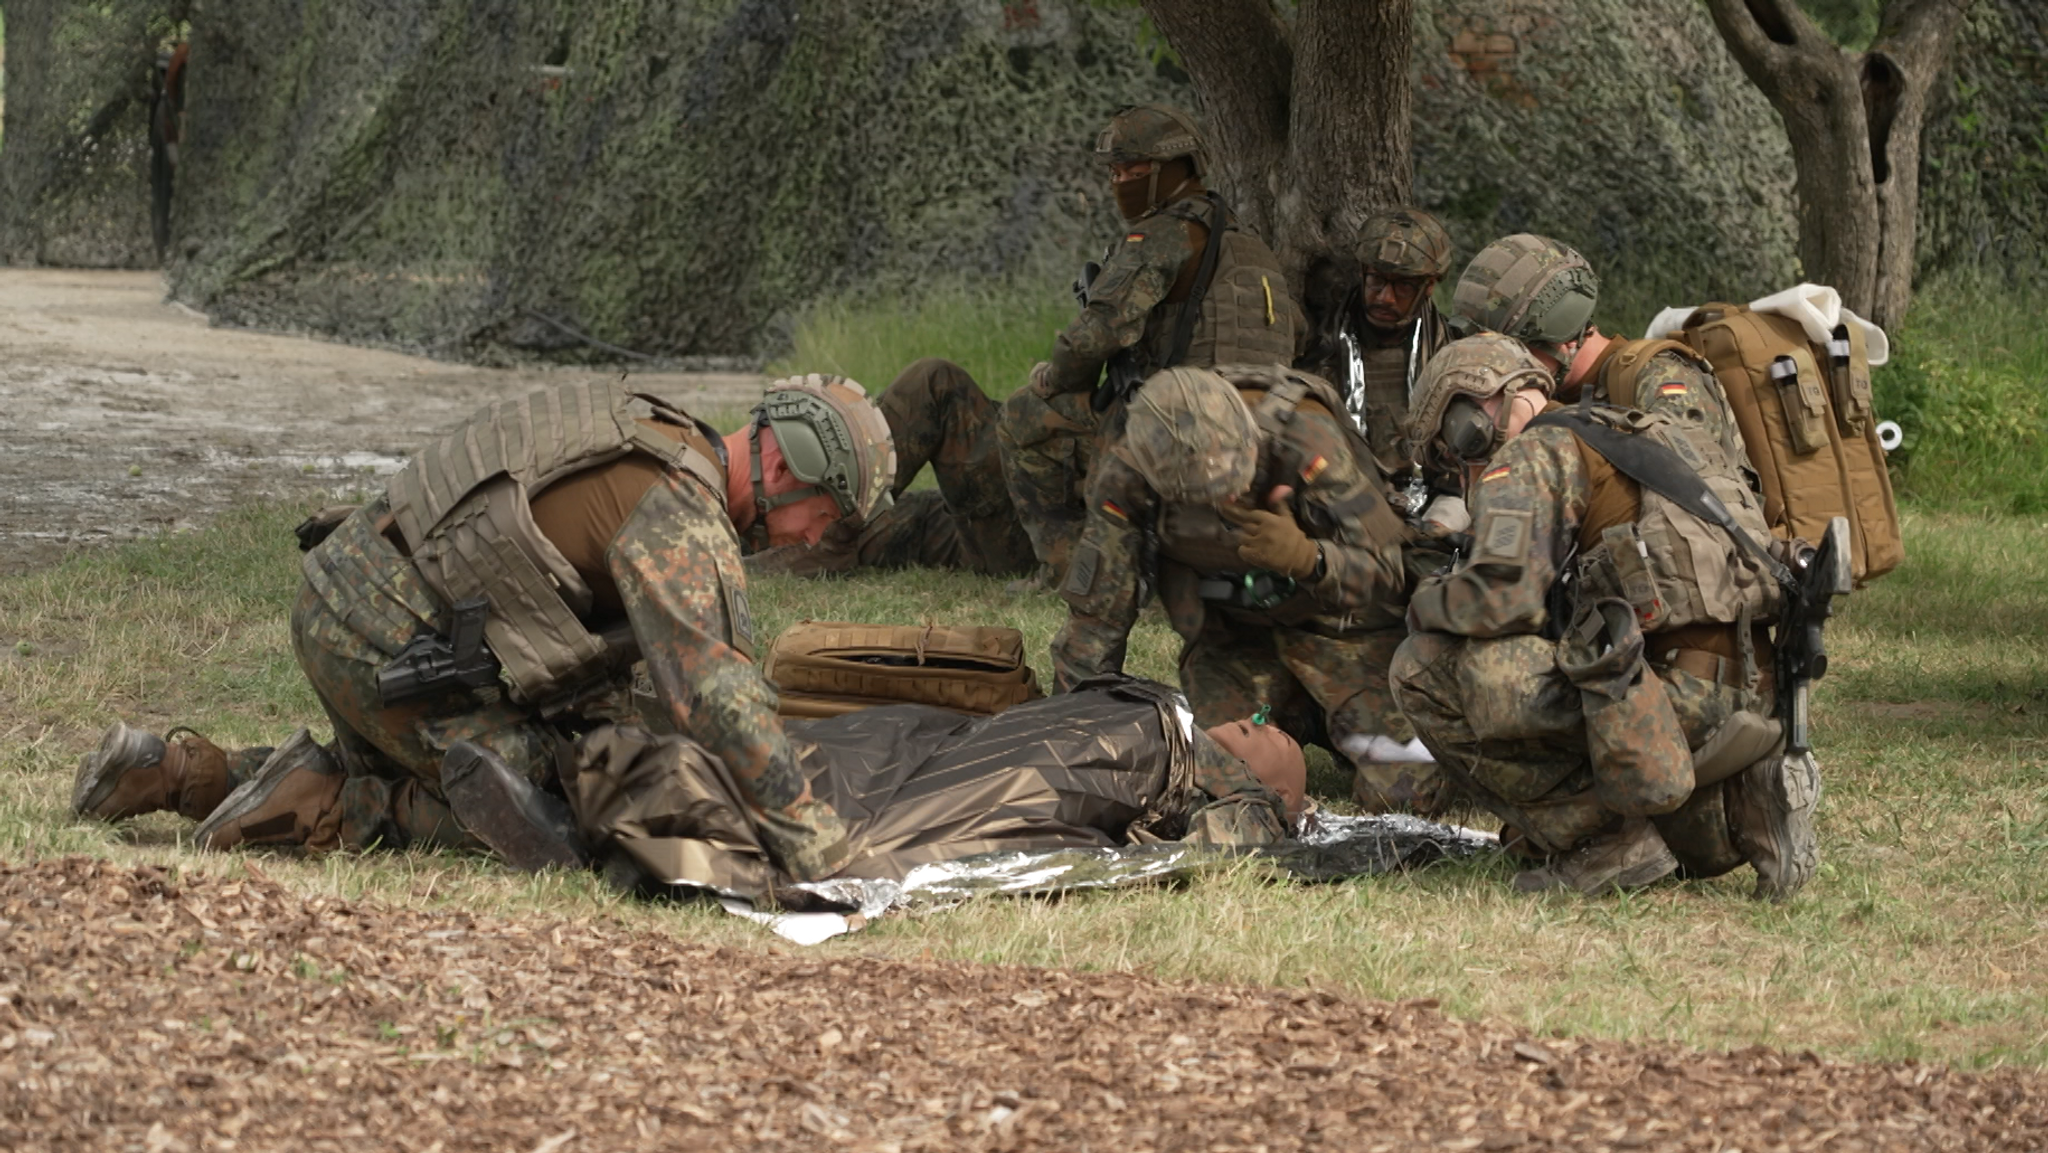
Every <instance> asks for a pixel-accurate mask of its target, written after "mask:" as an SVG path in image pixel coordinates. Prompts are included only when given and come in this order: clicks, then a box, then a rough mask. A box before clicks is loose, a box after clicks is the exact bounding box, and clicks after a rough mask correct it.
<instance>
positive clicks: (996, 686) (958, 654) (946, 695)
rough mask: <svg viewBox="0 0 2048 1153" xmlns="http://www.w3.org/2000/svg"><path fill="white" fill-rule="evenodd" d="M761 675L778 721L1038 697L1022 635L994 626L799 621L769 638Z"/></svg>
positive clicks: (962, 709)
mask: <svg viewBox="0 0 2048 1153" xmlns="http://www.w3.org/2000/svg"><path fill="white" fill-rule="evenodd" d="M762 675H763V676H765V677H767V679H768V680H769V682H770V683H772V684H774V685H775V687H776V690H777V691H778V692H779V693H780V694H781V696H782V703H781V705H780V707H779V708H778V709H777V710H776V711H777V712H779V713H781V714H782V715H783V716H785V717H836V716H838V715H839V714H841V713H850V712H853V711H854V710H856V709H866V708H873V707H874V706H876V705H894V704H906V703H907V704H920V705H937V706H938V707H940V708H942V709H951V710H953V711H954V712H959V713H977V714H983V715H986V714H991V713H999V712H1002V711H1003V710H1004V709H1007V708H1009V707H1010V706H1011V705H1014V704H1020V703H1022V702H1024V701H1029V700H1035V699H1037V698H1039V697H1042V696H1044V695H1045V694H1044V693H1043V692H1041V691H1040V690H1039V687H1038V678H1037V677H1036V676H1035V675H1034V674H1033V673H1032V671H1031V666H1030V665H1029V664H1026V663H1025V661H1024V634H1022V633H1020V632H1018V631H1017V630H1016V629H1012V628H1001V627H942V626H937V625H930V626H924V627H919V626H915V625H863V624H849V623H847V622H844V621H803V622H801V623H799V624H795V625H792V626H790V627H789V628H788V629H786V630H784V631H783V633H782V635H781V636H778V637H776V638H775V643H774V645H773V646H771V647H770V648H769V650H768V661H767V665H766V666H765V667H764V668H763V669H762Z"/></svg>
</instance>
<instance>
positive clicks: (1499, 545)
mask: <svg viewBox="0 0 2048 1153" xmlns="http://www.w3.org/2000/svg"><path fill="white" fill-rule="evenodd" d="M1534 517H1535V514H1534V513H1532V512H1530V511H1529V510H1527V509H1505V508H1500V509H1490V510H1488V511H1487V513H1486V516H1485V517H1484V518H1482V519H1481V520H1480V522H1479V531H1478V532H1477V533H1475V534H1474V540H1475V541H1476V543H1477V545H1478V547H1477V548H1476V549H1475V550H1474V551H1473V554H1472V563H1473V564H1503V565H1512V566H1514V567H1516V568H1520V567H1521V565H1522V563H1523V562H1524V561H1526V560H1528V559H1529V536H1530V533H1529V525H1530V521H1531V520H1533V519H1534Z"/></svg>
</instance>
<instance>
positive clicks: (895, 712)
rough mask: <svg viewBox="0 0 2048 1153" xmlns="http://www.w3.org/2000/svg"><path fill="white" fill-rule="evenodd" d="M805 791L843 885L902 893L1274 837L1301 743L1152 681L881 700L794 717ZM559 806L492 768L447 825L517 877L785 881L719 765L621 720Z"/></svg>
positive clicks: (596, 743) (595, 739) (455, 796)
mask: <svg viewBox="0 0 2048 1153" xmlns="http://www.w3.org/2000/svg"><path fill="white" fill-rule="evenodd" d="M788 731H789V735H790V740H791V742H792V747H794V748H795V750H796V753H797V759H798V762H799V764H800V766H801V767H802V771H803V773H804V775H805V777H806V779H807V780H808V781H809V782H810V784H811V788H812V790H813V792H814V793H815V794H816V795H817V796H818V797H819V798H820V799H822V800H824V801H825V802H827V803H829V804H832V805H834V806H835V807H836V808H837V811H838V812H839V813H840V815H841V816H842V817H843V818H844V819H845V821H846V823H847V826H848V828H849V830H850V832H851V841H852V846H853V847H852V851H851V853H850V854H849V856H848V858H847V860H846V862H845V864H844V865H843V866H842V867H841V868H840V870H839V872H838V873H837V875H838V876H843V877H871V878H876V877H879V878H890V879H901V878H902V877H903V876H904V875H905V874H906V873H908V872H909V871H910V870H911V869H913V868H915V867H917V866H919V865H923V864H928V863H931V862H936V861H946V860H952V859H956V858H959V857H964V856H968V855H970V854H974V853H983V852H993V851H996V850H1002V849H1015V850H1039V851H1043V850H1049V849H1055V848H1065V847H1073V848H1093V847H1103V846H1108V845H1120V844H1128V843H1130V842H1132V841H1133V840H1141V839H1170V840H1184V841H1187V842H1189V843H1191V844H1201V845H1217V846H1257V845H1268V844H1273V843H1275V842H1278V841H1280V840H1283V839H1285V838H1286V837H1287V836H1288V834H1289V831H1290V830H1291V828H1292V826H1293V818H1295V817H1296V816H1298V815H1299V814H1300V812H1301V808H1302V786H1303V783H1304V779H1305V773H1304V771H1303V763H1302V756H1301V748H1300V746H1298V745H1296V744H1295V743H1294V742H1293V741H1292V740H1291V739H1289V738H1288V737H1287V736H1286V734H1284V733H1281V732H1279V731H1278V730H1277V729H1275V728H1274V727H1273V726H1271V725H1260V724H1255V723H1252V722H1250V721H1238V722H1234V723H1231V724H1228V725H1220V726H1216V727H1214V728H1212V729H1210V730H1208V731H1206V732H1204V731H1203V730H1201V729H1197V728H1195V727H1194V726H1193V725H1192V724H1191V723H1190V718H1189V717H1188V713H1187V706H1186V703H1185V702H1184V701H1183V700H1182V698H1181V696H1180V694H1179V693H1177V692H1174V691H1173V690H1172V689H1169V688H1167V687H1166V686H1164V685H1158V684H1153V683H1151V682H1147V681H1138V680H1130V679H1125V678H1105V679H1103V680H1101V681H1097V682H1091V683H1089V684H1087V685H1084V686H1082V687H1081V689H1080V690H1078V691H1076V692H1071V693H1063V694H1060V695H1059V696H1055V697H1048V698H1043V699H1040V700H1035V701H1029V702H1026V703H1023V704H1019V705H1015V706H1013V707H1011V708H1009V709H1008V710H1005V711H1004V712H1001V713H999V714H996V715H994V716H986V717H979V716H965V715H962V714H959V713H956V712H952V711H949V710H946V709H941V708H936V707H932V706H927V705H896V706H893V707H891V708H888V709H886V710H872V711H861V712H855V713H850V714H847V715H844V716H839V717H830V718H825V719H820V720H800V721H791V722H789V728H788ZM564 772H565V774H566V775H567V777H568V781H567V785H566V790H565V791H566V793H567V800H566V802H564V801H562V800H557V799H554V798H551V797H549V796H548V795H546V794H544V793H542V792H540V791H539V790H537V789H535V788H534V787H533V786H532V785H531V784H530V783H529V782H527V781H526V780H525V779H524V778H523V777H521V776H519V775H518V774H517V773H515V772H513V771H512V770H511V769H510V767H509V766H505V765H503V764H492V765H490V766H489V768H488V769H487V770H485V771H481V772H479V773H476V774H473V775H472V776H471V777H470V778H466V779H465V780H464V782H463V784H462V785H461V787H459V788H456V789H454V790H452V791H451V800H452V801H453V802H454V804H455V812H456V815H457V817H459V818H460V819H461V821H462V822H463V824H464V825H465V826H466V827H468V828H470V829H472V830H474V831H475V832H476V833H477V834H478V835H479V836H481V837H482V838H483V839H484V840H485V841H487V842H489V843H490V845H491V846H492V847H493V848H494V849H496V850H497V851H498V853H499V855H500V856H502V857H503V858H504V859H505V860H507V861H508V862H510V863H511V864H512V865H514V866H515V867H518V868H526V869H538V868H543V867H546V866H549V865H577V864H582V863H585V862H588V861H592V860H596V861H601V862H602V863H603V864H604V866H605V871H606V873H607V875H608V876H611V877H613V878H614V879H615V880H617V879H622V877H623V876H626V875H633V874H637V875H638V877H639V879H641V880H651V881H655V882H659V883H664V884H694V885H697V886H700V887H709V888H714V889H717V890H719V891H721V892H728V893H742V894H746V895H763V894H766V893H770V892H773V891H774V890H776V889H778V888H781V887H783V886H785V885H786V884H787V881H788V878H787V876H786V875H782V874H780V873H778V872H777V871H775V870H774V869H773V868H772V866H770V865H768V863H767V862H766V861H765V860H764V859H763V857H764V854H762V853H761V851H760V849H759V846H758V843H757V839H756V838H755V837H754V835H753V834H752V833H751V832H750V831H749V830H748V829H747V828H746V825H745V823H744V821H742V820H740V819H739V810H740V806H739V804H738V802H737V801H736V799H735V798H734V796H733V792H732V789H731V787H730V786H729V784H728V783H727V781H726V774H725V773H724V771H723V766H722V765H721V764H720V763H719V762H718V761H717V760H716V759H715V758H711V757H709V756H707V755H706V754H705V752H704V750H703V749H702V748H701V747H700V746H699V745H697V744H696V743H695V742H692V741H690V740H688V739H687V738H684V737H679V736H656V735H654V734H652V733H649V732H646V731H645V730H640V729H635V728H632V727H629V726H617V727H612V728H607V729H604V730H602V731H600V732H599V733H597V734H594V735H593V736H592V737H590V738H589V739H587V740H585V741H584V742H582V743H581V744H579V745H578V746H577V748H576V750H575V754H574V756H573V757H572V758H570V761H569V763H568V766H567V767H566V768H565V769H564Z"/></svg>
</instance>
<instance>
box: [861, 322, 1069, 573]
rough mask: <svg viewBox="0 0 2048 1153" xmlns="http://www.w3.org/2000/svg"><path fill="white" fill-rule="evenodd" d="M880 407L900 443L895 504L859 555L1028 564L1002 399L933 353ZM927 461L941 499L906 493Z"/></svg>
mask: <svg viewBox="0 0 2048 1153" xmlns="http://www.w3.org/2000/svg"><path fill="white" fill-rule="evenodd" d="M875 407H877V408H879V409H881V410H882V416H883V418H884V419H886V420H887V421H888V422H889V435H890V436H891V438H893V439H894V440H895V442H896V484H895V488H894V491H895V493H896V501H897V503H896V507H894V508H891V509H889V510H887V511H885V512H884V513H882V515H881V516H879V517H877V518H875V519H874V520H873V521H871V522H869V525H868V528H867V531H864V532H863V533H862V534H861V563H862V564H864V565H871V566H876V567H885V568H903V567H907V566H909V565H913V564H917V565H923V566H925V567H927V568H952V569H965V570H967V571H970V572H978V573H986V574H988V575H991V576H1005V575H1015V574H1018V573H1026V572H1030V571H1031V566H1032V564H1033V556H1032V548H1031V538H1030V537H1029V536H1027V535H1025V531H1024V526H1023V524H1022V523H1020V522H1019V521H1018V519H1017V510H1016V508H1015V507H1014V506H1013V505H1012V504H1011V501H1010V490H1009V487H1008V485H1006V484H1005V483H1004V478H1003V454H1002V448H1001V446H1000V444H999V443H998V440H997V433H996V427H997V414H996V406H995V404H994V403H993V402H991V401H990V400H989V398H988V394H987V393H984V392H983V391H982V390H981V386H980V385H978V384H976V383H975V382H974V378H973V377H972V376H969V375H968V374H967V370H966V369H964V368H961V367H960V366H959V365H957V364H954V363H953V362H952V361H950V360H941V359H939V358H938V357H935V356H934V357H926V358H925V359H923V360H920V361H918V362H917V363H915V364H912V365H911V366H910V367H909V368H906V369H904V370H903V371H902V372H901V373H899V374H898V375H897V377H896V379H895V380H894V381H891V382H890V384H889V387H888V388H886V389H884V390H883V391H882V395H881V396H880V397H879V398H877V399H876V401H875ZM927 464H929V465H931V468H932V473H933V475H934V476H936V477H937V478H938V482H939V492H938V499H936V500H934V499H933V498H932V496H931V494H929V493H912V492H907V491H906V490H907V489H909V487H910V482H911V481H912V480H914V479H916V477H917V474H918V473H919V472H921V471H923V469H924V467H925V465H927ZM870 556H872V559H870Z"/></svg>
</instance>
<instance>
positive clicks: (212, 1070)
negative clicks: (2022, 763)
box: [0, 858, 2048, 1153]
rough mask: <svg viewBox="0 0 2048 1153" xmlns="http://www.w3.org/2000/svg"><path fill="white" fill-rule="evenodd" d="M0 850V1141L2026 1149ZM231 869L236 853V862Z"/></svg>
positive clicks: (428, 1146) (1614, 1075)
mask: <svg viewBox="0 0 2048 1153" xmlns="http://www.w3.org/2000/svg"><path fill="white" fill-rule="evenodd" d="M222 867H223V868H224V869H231V870H234V874H233V875H223V876H213V875H192V874H187V875H185V876H183V877H174V876H173V875H171V874H169V873H166V872H165V871H163V870H160V869H155V868H129V867H122V866H117V865H115V864H112V863H110V862H106V861H99V860H92V859H85V858H76V859H67V860H61V861H43V862H37V863H29V864H16V865H0V1149H10V1150H29V1149H96V1150H97V1149H134V1150H142V1151H145V1153H164V1151H170V1150H211V1149H241V1150H250V1149H290V1150H321V1149H335V1150H342V1149H346V1150H349V1151H351V1153H358V1151H361V1150H368V1149H401V1150H467V1149H490V1150H516V1151H521V1153H582V1151H590V1150H614V1149H678V1150H697V1149H792V1150H822V1149H835V1148H843V1149H855V1150H956V1149H959V1150H978V1149H997V1150H1000V1149H1051V1150H1102V1151H1109V1150H1115V1151H1118V1153H1141V1151H1145V1150H1165V1149H1218V1150H1223V1149H1234V1150H1261V1149H1263V1150H1280V1149H1297V1148H1325V1147H1327V1148H1331V1149H1342V1150H1346V1151H1359V1153H1364V1151H1370V1150H1408V1149H1414V1148H1429V1149H1451V1150H1506V1149H1513V1150H1541V1149H1561V1148H1572V1149H1601V1148H1608V1149H1684V1150H1722V1151H1727V1150H1742V1151H1744V1153H1763V1151H1767V1150H1781V1149H1783V1150H1808V1149H1826V1150H1830V1151H1848V1150H1859V1149H1914V1150H1918V1149H2039V1148H2043V1147H2048V1081H2044V1079H2043V1077H2042V1076H2041V1075H2039V1074H2036V1073H2032V1072H2026V1071H2019V1070H2001V1071H1996V1072H1993V1073H1990V1074H1985V1075H1977V1074H1968V1073H1961V1072H1957V1071H1954V1070H1951V1069H1948V1068H1946V1067H1941V1066H1932V1065H1916V1064H1860V1063H1850V1062H1843V1061H1833V1060H1823V1059H1820V1058H1817V1057H1814V1056H1812V1055H1810V1054H1798V1055H1795V1054H1787V1053H1781V1052H1776V1051H1772V1050H1766V1049H1750V1050H1744V1051H1742V1052H1738V1053H1727V1054H1716V1053H1696V1052H1690V1051H1686V1050H1682V1049H1678V1048H1674V1047H1669V1046H1658V1045H1630V1044H1622V1043H1617V1042H1605V1041H1599V1042H1586V1041H1571V1040H1559V1039H1555V1038H1538V1037H1535V1036H1532V1035H1530V1034H1527V1033H1525V1032H1521V1031H1518V1030H1516V1029H1513V1028H1509V1027H1506V1026H1502V1025H1497V1024H1489V1023H1471V1022H1465V1021H1458V1020H1452V1019H1448V1018H1446V1017H1444V1016H1443V1015H1442V1014H1440V1013H1438V1012H1437V1011H1436V1010H1435V1009H1434V1007H1433V1006H1431V1005H1428V1004H1426V1003H1404V1004H1387V1003H1384V1002H1371V1001H1353V1000H1347V999H1344V998H1341V997H1335V996H1330V995H1326V994H1321V993H1316V992H1301V991H1290V990H1277V989H1246V988H1231V987H1215V986H1202V985H1191V984H1173V983H1166V982H1161V981H1156V980H1151V979H1149V978H1145V977H1139V976H1132V975H1125V974H1084V973H1066V972H1056V971H1046V970H1035V969H1019V968H994V967H984V966H975V965H969V964H954V963H936V962H920V961H889V960H873V959H864V958H855V957H850V956H840V955H836V954H828V955H822V956H821V955H817V954H811V955H801V954H800V955H796V956H786V955H773V954H756V953H751V952H743V951H737V950H731V949H713V948H708V947H703V946H697V945H692V944H689V943H686V942H682V941H678V940H675V939H673V938H670V937H666V936H662V935H659V934H655V933H649V932H644V931H633V930H627V929H623V928H620V927H617V926H615V925H609V924H604V923H580V924H579V923H571V922H551V921H541V920H510V919H502V918H495V917H484V916H471V915H466V914H463V913H459V912H448V911H419V910H412V909H398V908H387V907H383V906H381V905H376V904H371V903H367V902H349V901H342V900H336V899H322V898H308V897H303V896H300V895H297V894H295V893H293V892H291V891H289V890H287V889H285V888H283V887H282V886H280V885H277V884H274V883H271V882H269V881H268V880H266V879H264V878H263V876H262V874H261V873H260V872H258V871H257V869H256V867H255V866H254V865H253V864H251V865H247V866H240V867H238V866H235V865H231V864H226V863H224V864H223V866H222ZM244 870H246V871H244Z"/></svg>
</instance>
